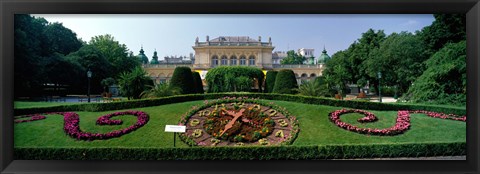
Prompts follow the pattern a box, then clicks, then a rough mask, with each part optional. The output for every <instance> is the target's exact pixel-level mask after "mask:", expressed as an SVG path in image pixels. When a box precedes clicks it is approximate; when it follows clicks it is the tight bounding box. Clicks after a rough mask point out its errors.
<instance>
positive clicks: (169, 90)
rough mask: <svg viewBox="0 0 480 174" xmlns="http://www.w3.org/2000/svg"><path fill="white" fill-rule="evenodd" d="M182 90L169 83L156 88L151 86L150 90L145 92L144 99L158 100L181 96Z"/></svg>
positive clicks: (142, 95) (143, 93)
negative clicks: (159, 98) (158, 98)
mask: <svg viewBox="0 0 480 174" xmlns="http://www.w3.org/2000/svg"><path fill="white" fill-rule="evenodd" d="M180 91H181V89H180V88H177V87H173V86H171V85H170V84H168V83H160V84H158V85H156V86H150V89H148V90H146V91H143V92H142V94H141V97H142V98H157V97H166V96H172V95H178V94H180Z"/></svg>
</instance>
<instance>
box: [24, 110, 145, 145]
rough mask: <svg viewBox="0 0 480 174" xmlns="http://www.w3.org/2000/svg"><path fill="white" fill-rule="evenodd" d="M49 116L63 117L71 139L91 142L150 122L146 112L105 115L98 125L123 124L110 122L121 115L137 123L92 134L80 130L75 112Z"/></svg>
mask: <svg viewBox="0 0 480 174" xmlns="http://www.w3.org/2000/svg"><path fill="white" fill-rule="evenodd" d="M47 114H60V115H63V120H64V126H63V130H64V131H65V133H66V134H67V135H69V136H70V137H73V138H75V139H78V140H89V141H93V140H106V139H110V138H116V137H120V136H122V135H125V134H128V133H130V132H132V131H135V130H137V129H138V128H140V127H142V126H143V125H145V124H146V123H147V122H148V120H149V116H148V114H147V113H145V112H141V111H124V112H115V113H112V114H107V115H104V116H101V117H100V118H98V120H97V124H98V125H119V124H122V121H121V120H110V118H112V117H114V116H120V115H133V116H136V117H137V122H136V123H135V124H134V125H131V126H129V127H127V128H125V129H122V130H115V131H112V132H108V133H90V132H83V131H82V130H81V129H80V124H79V123H80V118H79V116H78V114H77V113H75V112H53V113H47ZM36 116H40V115H36ZM32 118H33V117H32ZM44 118H45V116H43V119H44ZM18 121H23V122H26V121H24V120H18ZM15 122H17V121H15Z"/></svg>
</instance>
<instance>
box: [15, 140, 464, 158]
mask: <svg viewBox="0 0 480 174" xmlns="http://www.w3.org/2000/svg"><path fill="white" fill-rule="evenodd" d="M465 149H466V143H465V142H451V143H402V144H364V145H322V146H268V147H262V146H248V147H189V148H110V147H108V148H34V147H33V148H23V147H21V148H15V149H14V153H13V154H14V159H16V160H207V159H208V160H253V159H258V160H286V159H288V160H303V159H351V158H389V157H428V156H457V155H466V150H465Z"/></svg>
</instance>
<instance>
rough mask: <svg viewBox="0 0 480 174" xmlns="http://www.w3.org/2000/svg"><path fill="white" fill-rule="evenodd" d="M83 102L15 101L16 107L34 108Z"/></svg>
mask: <svg viewBox="0 0 480 174" xmlns="http://www.w3.org/2000/svg"><path fill="white" fill-rule="evenodd" d="M74 104H83V103H75V102H27V101H15V102H14V107H15V108H34V107H49V106H62V105H74Z"/></svg>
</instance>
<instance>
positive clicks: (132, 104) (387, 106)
mask: <svg viewBox="0 0 480 174" xmlns="http://www.w3.org/2000/svg"><path fill="white" fill-rule="evenodd" d="M225 96H230V97H250V98H260V99H266V100H280V101H292V102H298V103H306V104H316V105H327V106H337V107H346V108H355V109H365V110H381V111H392V110H393V111H398V110H427V111H434V112H443V113H446V114H456V115H466V114H467V111H466V109H460V108H451V107H442V106H432V105H421V104H396V103H376V102H368V101H349V100H335V99H329V98H322V97H308V96H299V95H286V94H265V93H214V94H189V95H176V96H171V97H162V98H155V99H142V100H133V101H121V102H111V103H85V104H77V105H63V106H51V107H37V108H20V109H14V115H27V114H35V113H46V112H65V111H109V110H121V109H131V108H142V107H150V106H159V105H164V104H171V103H180V102H186V101H195V100H210V99H218V98H223V97H225Z"/></svg>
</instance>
